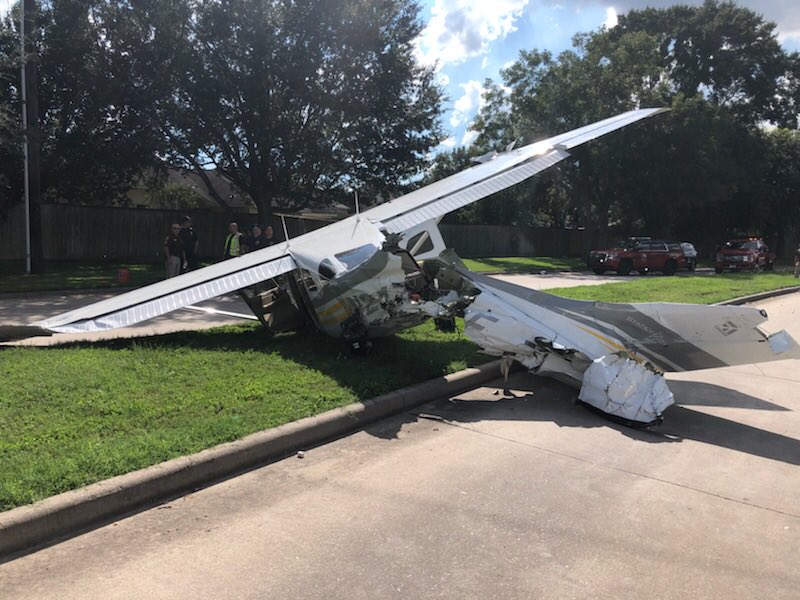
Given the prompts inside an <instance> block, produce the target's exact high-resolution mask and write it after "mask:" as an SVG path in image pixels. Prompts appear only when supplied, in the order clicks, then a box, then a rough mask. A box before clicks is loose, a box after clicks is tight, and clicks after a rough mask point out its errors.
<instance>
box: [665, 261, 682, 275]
mask: <svg viewBox="0 0 800 600" xmlns="http://www.w3.org/2000/svg"><path fill="white" fill-rule="evenodd" d="M677 270H678V263H676V262H675V261H674V260H672V259H670V260H668V261H667V262H665V263H664V271H663V273H664V275H675V271H677Z"/></svg>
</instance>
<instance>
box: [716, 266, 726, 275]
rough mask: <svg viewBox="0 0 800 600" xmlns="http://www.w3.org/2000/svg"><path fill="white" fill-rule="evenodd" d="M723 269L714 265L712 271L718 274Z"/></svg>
mask: <svg viewBox="0 0 800 600" xmlns="http://www.w3.org/2000/svg"><path fill="white" fill-rule="evenodd" d="M724 270H725V269H722V268H720V267H714V272H715V273H716V274H717V275H719V274H720V273H722V272H723V271H724Z"/></svg>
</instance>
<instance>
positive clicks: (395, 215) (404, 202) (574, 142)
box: [363, 108, 669, 233]
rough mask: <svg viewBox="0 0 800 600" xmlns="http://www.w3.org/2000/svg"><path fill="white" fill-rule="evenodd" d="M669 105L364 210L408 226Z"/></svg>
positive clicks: (536, 146)
mask: <svg viewBox="0 0 800 600" xmlns="http://www.w3.org/2000/svg"><path fill="white" fill-rule="evenodd" d="M668 110H669V109H668V108H643V109H639V110H631V111H628V112H625V113H622V114H619V115H616V116H614V117H610V118H608V119H604V120H602V121H598V122H597V123H592V124H591V125H586V126H584V127H580V128H578V129H574V130H572V131H569V132H567V133H562V134H560V135H557V136H555V137H551V138H548V139H545V140H541V141H538V142H534V143H533V144H528V145H527V146H523V147H521V148H517V149H513V150H509V151H506V152H502V153H500V154H497V155H496V156H494V157H493V158H491V159H490V160H488V161H486V162H483V163H481V164H479V165H476V166H474V167H471V168H469V169H466V170H464V171H461V172H459V173H456V174H455V175H451V176H450V177H446V178H445V179H441V180H439V181H436V182H434V183H432V184H430V185H427V186H425V187H423V188H421V189H419V190H416V191H414V192H411V193H410V194H406V195H405V196H402V197H400V198H396V199H395V200H392V201H390V202H387V203H385V204H381V205H380V206H376V207H375V208H371V209H370V210H368V211H365V212H364V213H363V214H364V216H366V217H367V218H368V219H369V220H370V221H372V222H373V223H376V224H380V227H381V229H386V230H387V231H388V232H389V233H399V232H402V231H406V230H408V229H410V228H412V227H414V226H416V225H419V224H421V223H424V222H426V221H430V220H437V219H439V218H441V217H442V216H444V215H446V214H447V213H449V212H452V211H454V210H456V209H459V208H461V207H463V206H466V205H468V204H471V203H473V202H476V201H477V200H480V199H482V198H485V197H486V196H489V195H491V194H494V193H495V192H499V191H500V190H504V189H506V188H508V187H511V186H512V185H514V184H517V183H520V182H521V181H524V180H525V179H528V178H529V177H532V176H534V175H536V174H537V173H540V172H542V171H544V170H545V169H547V168H548V167H551V166H553V165H554V164H556V163H557V162H559V161H561V160H564V159H565V158H567V157H568V156H569V152H568V151H569V150H570V149H571V148H574V147H575V146H579V145H581V144H584V143H586V142H588V141H590V140H593V139H595V138H598V137H601V136H603V135H606V134H608V133H611V132H612V131H615V130H617V129H620V128H622V127H625V126H626V125H630V124H631V123H635V122H636V121H639V120H641V119H644V118H647V117H651V116H653V115H657V114H660V113H662V112H666V111H668Z"/></svg>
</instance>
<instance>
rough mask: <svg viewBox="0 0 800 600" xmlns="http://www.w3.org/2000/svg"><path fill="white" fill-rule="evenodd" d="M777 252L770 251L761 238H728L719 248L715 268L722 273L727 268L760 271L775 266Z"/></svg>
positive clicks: (768, 269) (770, 269)
mask: <svg viewBox="0 0 800 600" xmlns="http://www.w3.org/2000/svg"><path fill="white" fill-rule="evenodd" d="M774 262H775V254H774V253H772V252H770V251H769V248H767V245H766V244H765V243H764V240H762V239H761V238H755V237H751V238H740V239H736V240H728V241H727V242H725V244H724V245H723V246H720V247H719V248H717V258H716V260H715V261H714V270H715V271H716V272H717V273H722V272H723V271H724V270H725V269H730V270H731V271H742V270H746V271H760V270H761V269H766V270H767V271H772V270H773V268H774V265H773V263H774Z"/></svg>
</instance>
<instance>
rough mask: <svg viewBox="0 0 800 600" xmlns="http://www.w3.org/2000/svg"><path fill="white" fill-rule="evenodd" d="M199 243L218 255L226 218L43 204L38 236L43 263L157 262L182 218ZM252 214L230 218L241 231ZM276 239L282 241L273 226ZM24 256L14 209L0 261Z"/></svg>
mask: <svg viewBox="0 0 800 600" xmlns="http://www.w3.org/2000/svg"><path fill="white" fill-rule="evenodd" d="M187 214H188V215H189V216H191V217H192V224H193V227H194V230H195V232H196V233H197V235H198V237H199V240H200V257H201V258H217V257H221V256H222V250H223V245H224V243H225V237H226V236H227V234H228V223H229V222H230V219H229V217H228V216H227V215H226V214H225V213H219V212H213V211H200V210H193V211H189V212H186V211H174V210H149V209H134V208H110V207H97V206H72V205H65V204H45V205H42V236H43V238H44V256H45V259H46V260H86V261H100V260H111V261H115V262H118V261H130V262H133V261H142V262H157V261H159V260H160V259H161V252H162V246H163V243H164V238H165V237H166V235H167V233H168V231H169V226H170V225H171V224H172V223H180V221H181V219H182V218H183V216H184V215H187ZM257 219H258V218H257V217H256V215H251V214H239V215H234V220H235V221H237V222H238V223H239V227H240V230H243V229H244V227H245V226H250V225H252V224H254V223H256V222H257ZM286 224H287V229H288V230H289V236H290V237H292V236H295V235H299V234H300V233H303V232H304V231H306V230H311V229H314V228H316V227H318V226H319V225H321V223H317V222H302V223H301V222H298V221H297V220H296V219H288V220H287V222H286ZM274 230H275V237H276V238H277V239H283V230H282V226H281V224H280V223H279V222H278V223H276V224H275V226H274ZM24 258H25V213H24V209H23V207H22V206H17V207H14V209H13V210H12V211H11V214H10V215H9V217H8V218H7V219H4V220H0V260H21V259H24Z"/></svg>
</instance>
